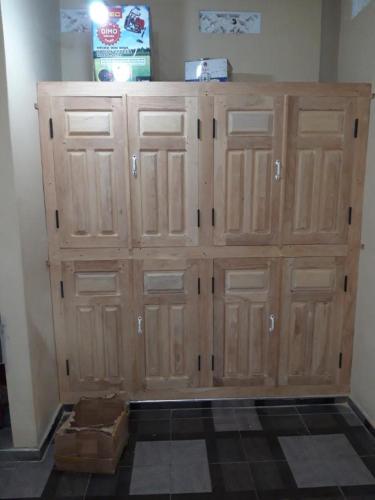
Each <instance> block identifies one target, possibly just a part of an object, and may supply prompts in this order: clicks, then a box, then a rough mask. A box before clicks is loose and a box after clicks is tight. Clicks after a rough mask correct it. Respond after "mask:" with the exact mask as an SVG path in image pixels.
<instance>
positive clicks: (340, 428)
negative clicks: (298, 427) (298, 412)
mask: <svg viewBox="0 0 375 500" xmlns="http://www.w3.org/2000/svg"><path fill="white" fill-rule="evenodd" d="M302 418H303V420H304V422H305V424H306V426H307V428H308V429H309V431H310V433H311V434H335V433H342V432H344V431H345V430H346V429H350V428H354V427H355V426H358V427H360V426H361V423H360V421H359V420H356V422H357V423H354V425H351V423H350V422H349V421H348V420H346V419H345V416H344V415H340V414H338V413H318V414H308V415H305V414H304V415H302Z"/></svg>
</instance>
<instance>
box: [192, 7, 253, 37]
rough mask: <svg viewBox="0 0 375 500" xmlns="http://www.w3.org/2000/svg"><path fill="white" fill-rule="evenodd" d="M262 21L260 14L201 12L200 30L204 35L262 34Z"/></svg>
mask: <svg viewBox="0 0 375 500" xmlns="http://www.w3.org/2000/svg"><path fill="white" fill-rule="evenodd" d="M261 20H262V15H261V14H260V13H259V12H229V11H211V10H201V11H200V13H199V28H200V31H201V32H202V33H224V34H226V33H229V34H248V33H260V30H261Z"/></svg>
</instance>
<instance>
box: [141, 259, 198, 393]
mask: <svg viewBox="0 0 375 500" xmlns="http://www.w3.org/2000/svg"><path fill="white" fill-rule="evenodd" d="M134 265H135V268H136V271H135V293H136V308H135V313H136V314H137V325H136V329H137V331H138V349H137V351H138V356H137V363H138V386H139V387H140V388H142V389H144V390H146V389H168V388H169V389H173V388H183V387H194V386H196V385H198V380H199V371H198V369H199V359H198V356H199V336H198V329H199V311H198V263H197V262H193V261H161V260H159V261H153V260H147V261H138V262H135V263H134Z"/></svg>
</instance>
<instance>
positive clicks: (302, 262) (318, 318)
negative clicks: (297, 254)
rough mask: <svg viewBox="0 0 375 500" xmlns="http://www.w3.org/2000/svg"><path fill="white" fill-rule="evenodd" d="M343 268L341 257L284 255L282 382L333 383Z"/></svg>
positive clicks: (334, 381) (337, 364)
mask: <svg viewBox="0 0 375 500" xmlns="http://www.w3.org/2000/svg"><path fill="white" fill-rule="evenodd" d="M343 290H344V271H343V261H342V259H341V258H335V257H333V258H323V257H316V258H295V259H285V263H284V272H283V306H282V331H281V354H280V383H281V384H282V385H286V384H289V385H333V384H335V383H336V382H337V379H338V373H339V356H340V343H341V329H342V321H343V318H342V314H343V309H342V296H343Z"/></svg>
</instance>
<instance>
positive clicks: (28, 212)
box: [0, 0, 61, 447]
mask: <svg viewBox="0 0 375 500" xmlns="http://www.w3.org/2000/svg"><path fill="white" fill-rule="evenodd" d="M1 14H2V26H3V30H2V31H3V33H2V35H3V36H2V37H1V38H2V39H3V46H2V47H0V49H2V50H0V53H1V56H0V57H1V59H0V65H1V70H0V75H1V81H0V89H1V101H0V104H1V132H2V133H1V141H2V144H1V159H0V162H1V182H0V190H1V191H0V214H1V219H0V221H1V226H0V240H1V245H0V262H1V266H0V272H1V274H0V311H1V313H2V315H3V317H4V319H5V321H6V325H7V327H6V333H7V340H6V351H7V379H8V385H9V394H10V409H11V419H12V429H13V440H14V444H15V446H17V447H36V446H38V445H39V444H40V442H41V440H42V439H43V437H44V433H45V432H46V430H47V428H48V426H49V423H50V421H51V419H53V417H54V415H55V412H56V410H57V409H58V407H59V395H58V385H57V373H56V360H55V345H54V336H53V322H52V310H51V299H50V285H49V273H48V268H47V265H46V261H47V255H48V254H47V235H46V226H45V213H44V196H43V187H42V173H41V159H40V148H39V133H38V116H37V112H36V111H35V109H34V103H35V102H36V84H37V81H39V80H59V79H61V65H60V47H59V5H58V0H49V1H48V2H47V1H45V0H33V1H32V2H30V1H29V0H1ZM4 53H5V58H4ZM5 71H6V75H5ZM5 76H6V81H5ZM6 93H7V95H6Z"/></svg>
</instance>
